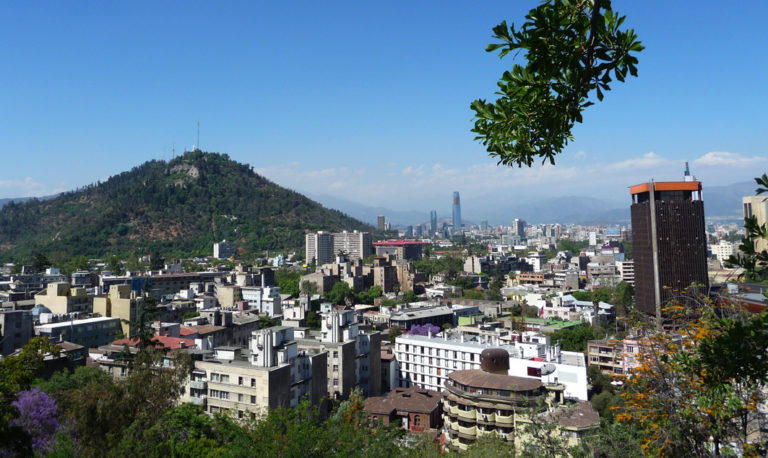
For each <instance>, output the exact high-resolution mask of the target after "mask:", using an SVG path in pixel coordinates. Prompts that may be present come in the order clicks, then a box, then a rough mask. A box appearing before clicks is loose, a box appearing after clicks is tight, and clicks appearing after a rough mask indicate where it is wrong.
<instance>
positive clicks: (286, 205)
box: [0, 151, 373, 260]
mask: <svg viewBox="0 0 768 458" xmlns="http://www.w3.org/2000/svg"><path fill="white" fill-rule="evenodd" d="M355 229H357V230H361V229H362V230H372V229H373V228H372V227H371V226H368V225H366V224H364V223H362V222H360V221H358V220H356V219H353V218H351V217H349V216H347V215H345V214H343V213H341V212H339V211H337V210H330V209H327V208H325V207H323V206H322V205H320V204H318V203H317V202H314V201H312V200H310V199H308V198H307V197H305V196H303V195H301V194H299V193H297V192H294V191H291V190H289V189H286V188H283V187H280V186H278V185H276V184H275V183H272V182H271V181H269V180H267V179H266V178H264V177H262V176H260V175H258V174H256V173H254V172H253V170H252V169H251V167H250V166H248V165H245V164H240V163H238V162H235V161H233V160H231V159H230V158H229V156H227V155H226V154H217V153H205V152H202V151H193V152H188V153H185V154H184V155H183V156H180V157H178V158H175V159H173V160H171V161H170V162H166V161H154V160H153V161H149V162H146V163H144V164H142V165H140V166H138V167H135V168H133V169H132V170H130V171H128V172H124V173H121V174H119V175H116V176H113V177H111V178H110V179H108V180H107V181H106V182H104V183H97V184H93V185H89V186H87V187H85V188H82V189H78V190H76V191H72V192H67V193H63V194H61V195H59V196H57V197H55V198H52V199H48V200H37V199H32V200H29V201H27V202H23V203H10V204H7V205H5V206H4V207H3V208H2V209H0V259H2V260H9V259H20V258H23V257H26V256H29V255H30V254H32V253H34V252H42V253H47V254H52V253H58V254H66V255H85V256H103V255H105V254H109V253H117V252H122V253H127V252H131V251H135V252H137V253H146V252H149V251H150V250H160V251H162V252H165V253H169V254H170V253H177V254H190V255H192V254H208V255H210V253H211V249H212V245H213V243H214V242H216V241H220V240H222V239H227V240H232V241H235V242H236V243H237V245H238V248H239V249H245V250H248V251H249V252H255V251H261V250H265V249H272V250H274V249H290V248H296V249H299V248H301V247H302V246H303V244H304V232H305V230H310V231H317V230H330V231H336V230H355Z"/></svg>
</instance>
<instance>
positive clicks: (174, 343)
mask: <svg viewBox="0 0 768 458" xmlns="http://www.w3.org/2000/svg"><path fill="white" fill-rule="evenodd" d="M152 342H157V343H158V344H160V346H161V347H163V348H191V347H194V346H195V341H194V340H192V339H184V338H181V337H168V336H155V337H153V338H152ZM123 344H125V345H128V346H129V347H135V346H137V345H138V344H139V340H138V339H120V340H116V341H114V342H112V345H123ZM182 344H183V346H182Z"/></svg>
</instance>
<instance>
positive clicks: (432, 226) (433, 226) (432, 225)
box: [429, 210, 437, 235]
mask: <svg viewBox="0 0 768 458" xmlns="http://www.w3.org/2000/svg"><path fill="white" fill-rule="evenodd" d="M429 230H430V231H429V235H435V232H437V211H436V210H432V211H431V212H429Z"/></svg>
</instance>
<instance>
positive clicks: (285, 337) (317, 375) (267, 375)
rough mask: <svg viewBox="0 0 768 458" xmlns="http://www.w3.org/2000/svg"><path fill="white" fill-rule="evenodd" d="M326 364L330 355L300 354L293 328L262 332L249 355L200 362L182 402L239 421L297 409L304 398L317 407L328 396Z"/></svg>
mask: <svg viewBox="0 0 768 458" xmlns="http://www.w3.org/2000/svg"><path fill="white" fill-rule="evenodd" d="M326 360H327V353H326V352H322V351H300V350H299V349H298V347H297V344H296V341H294V340H293V328H288V327H282V326H275V327H271V328H266V329H261V330H259V331H254V332H253V337H252V339H251V345H250V351H248V350H244V349H241V348H240V347H219V348H216V350H215V355H214V357H213V358H210V359H208V358H206V359H203V360H201V361H195V363H194V369H193V371H192V375H191V377H190V379H189V381H188V382H187V387H186V390H185V391H184V395H183V396H182V399H181V400H182V402H192V403H194V404H198V405H202V406H203V408H204V409H205V411H206V412H208V413H216V412H222V413H230V414H232V415H234V416H236V418H239V419H244V418H253V417H254V416H256V415H262V414H265V413H266V412H267V409H274V408H277V407H296V406H297V405H298V404H299V402H300V401H301V400H302V399H304V398H305V397H306V398H308V399H309V400H310V401H311V402H312V403H315V404H317V403H319V402H320V401H321V400H322V398H323V397H324V396H325V387H326V383H325V367H326Z"/></svg>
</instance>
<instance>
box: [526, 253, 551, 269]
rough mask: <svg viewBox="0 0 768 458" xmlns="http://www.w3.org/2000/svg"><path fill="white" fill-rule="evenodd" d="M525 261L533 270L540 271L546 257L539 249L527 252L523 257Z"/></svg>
mask: <svg viewBox="0 0 768 458" xmlns="http://www.w3.org/2000/svg"><path fill="white" fill-rule="evenodd" d="M525 262H527V263H528V264H530V265H531V266H532V267H533V271H534V272H541V266H543V265H544V264H546V262H547V257H546V256H545V255H544V253H541V252H539V251H531V252H530V253H528V257H527V258H525Z"/></svg>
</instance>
